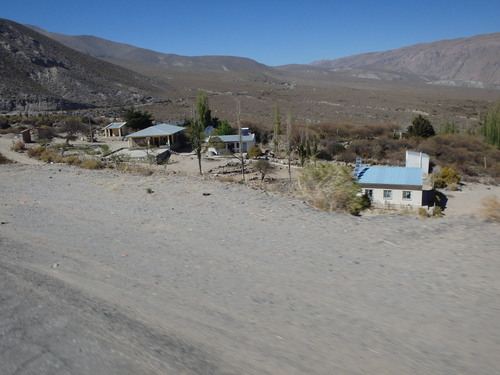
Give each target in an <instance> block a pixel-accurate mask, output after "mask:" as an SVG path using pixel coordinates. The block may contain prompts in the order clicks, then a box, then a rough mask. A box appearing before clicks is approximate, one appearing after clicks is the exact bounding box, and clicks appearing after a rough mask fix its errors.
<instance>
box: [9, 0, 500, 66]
mask: <svg viewBox="0 0 500 375" xmlns="http://www.w3.org/2000/svg"><path fill="white" fill-rule="evenodd" d="M0 18H7V19H10V20H12V21H16V22H19V23H23V24H31V25H36V26H40V27H41V28H43V29H45V30H48V31H53V32H58V33H62V34H68V35H94V36H98V37H101V38H104V39H109V40H112V41H115V42H120V43H127V44H132V45H134V46H137V47H142V48H148V49H152V50H155V51H158V52H164V53H175V54H178V55H185V56H201V55H227V56H240V57H249V58H251V59H254V60H256V61H258V62H261V63H264V64H266V65H271V66H274V65H284V64H293V63H297V64H308V63H310V62H312V61H315V60H321V59H333V58H339V57H345V56H350V55H354V54H358V53H363V52H374V51H385V50H389V49H395V48H399V47H404V46H408V45H412V44H417V43H424V42H434V41H437V40H441V39H452V38H459V37H467V36H472V35H477V34H486V33H494V32H500V0H474V1H473V0H433V1H428V0H414V1H403V0H397V1H396V0H391V1H384V0H378V1H376V0H345V1H338V0H331V1H324V0H319V1H318V0H317V1H314V0H308V1H298V0H288V1H284V0H253V1H250V0H249V1H238V0H211V1H210V0H191V1H190V0H184V1H183V0H176V1H171V0H163V1H162V0H142V1H132V0H99V1H98V0H86V1H71V0H64V1H63V0H46V1H41V0H3V1H2V5H1V7H0Z"/></svg>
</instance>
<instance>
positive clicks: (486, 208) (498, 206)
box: [481, 196, 500, 222]
mask: <svg viewBox="0 0 500 375" xmlns="http://www.w3.org/2000/svg"><path fill="white" fill-rule="evenodd" d="M481 203H482V209H481V213H482V214H483V215H485V216H486V217H488V218H490V219H492V220H494V221H498V222H500V200H499V199H498V198H497V197H496V196H492V197H487V198H485V199H483V200H482V202H481Z"/></svg>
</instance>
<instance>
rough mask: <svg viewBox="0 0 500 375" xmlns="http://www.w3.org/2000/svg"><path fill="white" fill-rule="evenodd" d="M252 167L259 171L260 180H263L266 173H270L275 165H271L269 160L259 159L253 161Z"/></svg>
mask: <svg viewBox="0 0 500 375" xmlns="http://www.w3.org/2000/svg"><path fill="white" fill-rule="evenodd" d="M254 168H255V170H256V171H257V172H259V173H260V180H261V181H264V178H265V177H266V175H268V174H270V173H272V172H273V171H274V170H275V169H276V167H275V166H274V165H272V164H271V163H270V162H269V160H265V159H259V160H257V161H256V162H255V163H254Z"/></svg>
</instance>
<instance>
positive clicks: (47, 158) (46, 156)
mask: <svg viewBox="0 0 500 375" xmlns="http://www.w3.org/2000/svg"><path fill="white" fill-rule="evenodd" d="M38 159H40V160H42V161H44V162H46V163H62V162H63V161H64V159H63V157H62V156H60V155H59V154H56V153H55V152H53V151H50V150H47V149H45V150H44V151H43V152H42V153H41V154H40V156H39V158H38Z"/></svg>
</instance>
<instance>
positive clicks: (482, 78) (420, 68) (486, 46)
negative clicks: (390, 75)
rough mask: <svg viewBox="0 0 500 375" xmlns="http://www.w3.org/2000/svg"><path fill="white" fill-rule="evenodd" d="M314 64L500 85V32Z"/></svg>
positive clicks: (442, 81)
mask: <svg viewBox="0 0 500 375" xmlns="http://www.w3.org/2000/svg"><path fill="white" fill-rule="evenodd" d="M312 65H313V66H316V67H324V68H330V69H332V68H334V69H338V68H357V69H364V70H372V71H390V72H399V73H411V74H419V75H423V76H425V77H427V79H428V81H429V82H432V83H437V84H447V85H461V86H471V87H496V88H500V33H494V34H484V35H476V36H473V37H470V38H458V39H450V40H441V41H438V42H433V43H422V44H416V45H414V46H409V47H404V48H399V49H395V50H391V51H385V52H373V53H364V54H360V55H355V56H349V57H344V58H341V59H336V60H321V61H316V62H313V63H312Z"/></svg>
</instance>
